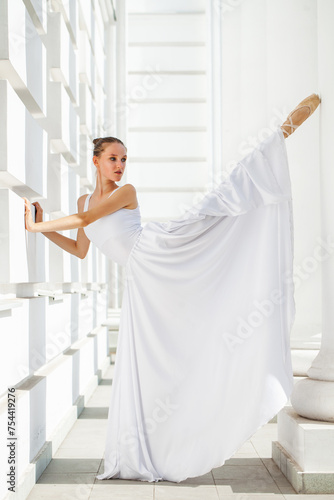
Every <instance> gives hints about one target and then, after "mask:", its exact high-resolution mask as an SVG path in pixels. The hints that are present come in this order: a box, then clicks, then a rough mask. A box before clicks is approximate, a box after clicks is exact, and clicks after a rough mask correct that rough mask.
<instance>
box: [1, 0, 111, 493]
mask: <svg viewBox="0 0 334 500" xmlns="http://www.w3.org/2000/svg"><path fill="white" fill-rule="evenodd" d="M115 29H116V25H115V22H114V20H113V12H112V7H111V2H105V1H103V0H101V1H95V2H93V3H91V2H90V0H78V1H73V0H70V1H68V0H53V1H52V2H50V1H47V0H32V1H29V0H3V1H2V2H1V3H0V33H1V43H0V116H1V131H2V132H1V135H0V154H1V159H2V161H1V165H0V188H1V189H0V225H1V232H0V237H1V242H0V283H1V284H0V370H1V372H0V373H1V375H0V396H1V400H0V421H1V426H0V427H1V432H0V470H1V471H2V472H1V474H2V477H1V481H0V483H1V486H0V497H1V498H2V497H3V496H4V494H5V493H6V492H7V485H6V484H5V481H3V479H4V478H5V471H7V470H8V463H7V458H8V456H7V451H8V449H7V448H6V439H7V423H6V422H7V389H8V388H9V387H15V389H16V421H17V450H16V456H17V464H16V465H17V469H16V479H17V483H18V482H21V483H22V485H23V486H22V485H21V493H20V494H21V495H23V496H22V498H23V497H24V491H28V490H29V488H28V486H27V485H29V484H31V480H35V479H36V476H37V477H38V475H39V474H40V473H41V472H42V470H41V460H39V462H38V461H37V462H36V458H38V457H39V458H40V454H41V453H42V455H43V454H44V455H43V457H44V458H43V457H42V458H43V460H44V459H45V460H44V461H45V464H44V466H46V465H47V461H48V460H49V459H50V456H49V455H50V453H49V452H50V450H51V447H50V446H49V447H48V443H49V445H50V443H51V442H52V446H53V450H52V451H53V453H55V451H56V447H57V446H58V445H59V444H60V441H61V439H60V437H61V432H60V431H59V425H60V424H61V425H62V429H65V428H66V425H70V424H71V422H72V423H73V418H75V417H76V415H77V412H78V411H80V408H81V406H82V404H83V401H84V399H83V398H84V397H88V396H89V394H90V393H91V391H92V390H93V388H94V386H95V385H96V383H97V380H98V376H99V373H100V372H101V370H102V369H104V367H105V365H106V362H107V360H108V358H107V332H106V328H105V327H102V326H101V323H102V322H104V321H105V319H106V317H107V285H106V283H107V279H108V278H107V276H108V274H107V271H108V262H107V261H106V259H105V257H104V256H102V255H101V254H100V252H99V251H98V250H97V249H96V248H94V246H93V245H91V248H90V250H89V253H88V255H87V256H86V258H85V259H84V260H80V259H78V258H76V257H74V256H71V255H69V254H66V253H65V252H63V251H62V250H61V249H60V248H59V247H57V246H56V245H54V244H53V243H51V242H50V241H49V240H48V239H47V238H45V237H44V236H43V235H41V234H32V233H27V232H26V231H25V229H24V204H23V200H22V199H21V196H26V197H28V198H29V200H30V201H31V202H34V201H39V202H40V204H41V205H42V207H43V209H44V216H45V219H46V220H48V219H52V218H57V217H61V216H64V215H68V214H70V213H75V212H76V211H77V199H78V197H79V196H80V195H82V194H84V193H87V192H90V191H91V190H92V188H93V186H94V184H95V176H94V175H93V169H92V167H93V166H92V162H91V157H92V147H93V145H92V139H93V138H95V137H99V136H103V135H114V134H115V133H116V120H115V114H113V112H112V111H111V110H112V108H113V105H114V104H115V102H114V101H115V95H114V94H113V93H112V89H113V88H114V87H115V83H114V79H115V76H114V74H115V71H114V70H113V68H114V66H115V53H116V47H115V40H114V38H115V33H114V31H115ZM106 61H108V68H107V70H106ZM64 234H65V235H67V236H69V237H72V238H75V237H76V230H73V231H69V232H64ZM76 405H77V406H78V408H77V406H76ZM57 429H58V430H57ZM59 433H60V434H59ZM63 437H64V436H63ZM43 450H44V451H43ZM45 457H46V458H45ZM31 463H32V464H34V467H35V469H34V470H32V468H31V465H30V466H29V464H31ZM22 488H23V489H22ZM27 488H28V490H27Z"/></svg>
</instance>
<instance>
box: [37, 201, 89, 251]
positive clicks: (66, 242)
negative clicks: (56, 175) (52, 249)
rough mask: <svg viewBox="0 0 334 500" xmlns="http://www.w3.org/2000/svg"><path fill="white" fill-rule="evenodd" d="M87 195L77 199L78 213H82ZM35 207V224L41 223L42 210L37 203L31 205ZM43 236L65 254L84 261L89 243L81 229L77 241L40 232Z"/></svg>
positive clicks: (55, 234) (57, 234) (51, 233)
mask: <svg viewBox="0 0 334 500" xmlns="http://www.w3.org/2000/svg"><path fill="white" fill-rule="evenodd" d="M86 196H87V195H83V196H81V197H80V198H79V199H78V211H79V212H81V211H83V206H84V202H85V198H86ZM33 205H35V207H36V222H42V221H43V209H42V207H41V206H40V204H39V203H38V202H36V203H33ZM42 234H44V236H46V237H47V238H48V239H49V240H50V241H52V242H53V243H55V244H56V245H58V246H59V247H60V248H62V249H63V250H65V251H66V252H68V253H70V254H72V255H75V256H76V257H79V258H80V259H84V258H85V257H86V255H87V252H88V249H89V245H90V241H89V239H88V238H87V236H86V234H85V232H84V230H83V229H81V228H79V229H78V232H77V239H76V240H73V239H72V238H67V237H66V236H64V235H62V234H59V233H57V232H56V231H52V232H42Z"/></svg>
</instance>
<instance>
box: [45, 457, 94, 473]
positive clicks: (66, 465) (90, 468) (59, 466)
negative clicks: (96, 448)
mask: <svg viewBox="0 0 334 500" xmlns="http://www.w3.org/2000/svg"><path fill="white" fill-rule="evenodd" d="M100 464H101V458H54V459H53V460H51V462H50V463H49V465H48V466H47V468H46V469H45V471H44V474H66V473H75V472H91V473H97V471H98V469H99V467H100Z"/></svg>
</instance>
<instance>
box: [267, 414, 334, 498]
mask: <svg viewBox="0 0 334 500" xmlns="http://www.w3.org/2000/svg"><path fill="white" fill-rule="evenodd" d="M272 458H273V460H274V462H275V463H276V465H277V466H278V467H279V469H280V470H281V471H282V473H283V474H284V475H285V477H286V478H287V479H288V481H289V482H290V483H291V485H292V486H293V488H294V489H295V490H296V491H297V493H304V494H307V493H308V494H312V493H313V494H328V493H334V424H332V423H329V422H321V421H318V420H309V419H306V418H303V417H300V416H299V415H298V414H297V413H296V412H295V411H294V410H293V408H292V407H289V406H287V407H285V408H283V410H281V411H280V412H279V414H278V441H275V442H273V443H272Z"/></svg>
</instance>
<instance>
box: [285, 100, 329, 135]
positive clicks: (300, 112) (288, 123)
mask: <svg viewBox="0 0 334 500" xmlns="http://www.w3.org/2000/svg"><path fill="white" fill-rule="evenodd" d="M320 102H321V99H320V97H319V96H318V95H317V94H311V95H310V96H308V97H306V98H305V99H303V100H302V101H301V102H300V103H299V104H298V106H296V107H295V108H294V109H293V110H292V111H291V113H289V115H288V117H287V119H286V120H285V122H284V123H283V125H281V129H282V131H283V134H285V137H289V135H291V134H292V133H293V132H294V131H295V130H296V129H297V128H298V127H299V126H300V125H301V124H302V123H303V122H304V121H305V120H306V119H307V118H308V117H309V116H311V115H312V113H313V112H314V111H315V110H316V109H317V107H318V106H319V104H320ZM293 115H294V119H293V120H292V117H293ZM287 129H288V130H287Z"/></svg>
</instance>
